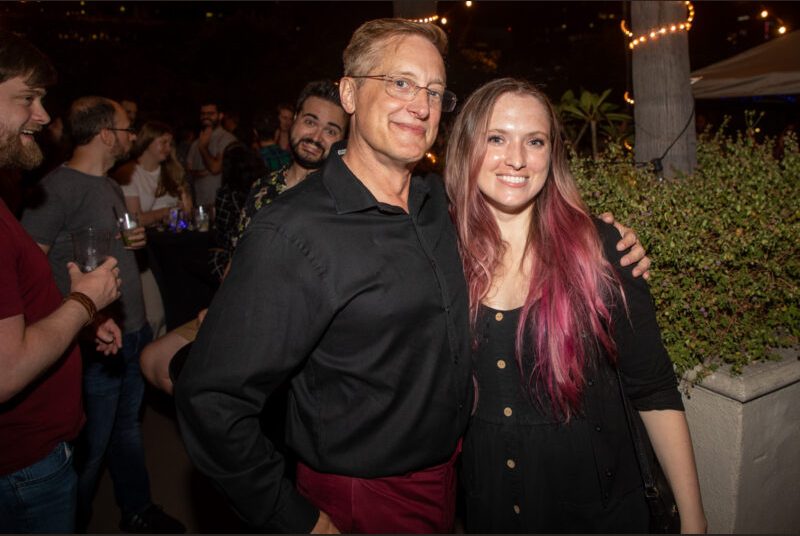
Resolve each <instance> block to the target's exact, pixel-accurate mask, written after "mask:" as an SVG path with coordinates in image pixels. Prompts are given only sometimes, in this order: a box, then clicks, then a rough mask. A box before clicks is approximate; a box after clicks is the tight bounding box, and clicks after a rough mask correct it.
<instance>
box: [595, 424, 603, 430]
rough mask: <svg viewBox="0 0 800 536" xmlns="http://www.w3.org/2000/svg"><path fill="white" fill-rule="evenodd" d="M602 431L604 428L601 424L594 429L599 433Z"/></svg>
mask: <svg viewBox="0 0 800 536" xmlns="http://www.w3.org/2000/svg"><path fill="white" fill-rule="evenodd" d="M602 429H603V428H602V427H601V426H600V425H599V424H598V425H596V426H595V427H594V431H595V432H599V431H600V430H602Z"/></svg>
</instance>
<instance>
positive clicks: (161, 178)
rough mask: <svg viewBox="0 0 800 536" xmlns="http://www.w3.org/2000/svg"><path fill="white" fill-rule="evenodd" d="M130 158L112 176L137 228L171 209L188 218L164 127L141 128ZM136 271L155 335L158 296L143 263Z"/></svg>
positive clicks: (182, 175)
mask: <svg viewBox="0 0 800 536" xmlns="http://www.w3.org/2000/svg"><path fill="white" fill-rule="evenodd" d="M131 157H132V158H131V160H130V161H128V162H126V163H125V164H123V165H121V166H120V167H119V168H117V170H116V171H115V172H114V173H113V176H114V179H115V180H116V181H117V182H118V183H119V184H120V186H122V192H123V194H125V206H126V208H127V210H128V212H129V213H131V214H133V215H134V217H135V218H137V222H138V223H139V225H141V226H144V227H149V226H152V225H155V224H157V223H159V222H161V221H164V220H166V219H167V218H168V217H169V213H170V210H172V209H174V208H177V209H179V210H182V211H183V212H184V213H186V214H191V212H192V195H191V192H190V187H189V183H188V182H187V181H186V172H185V171H184V169H183V166H181V164H180V162H178V159H177V158H176V156H175V149H174V146H173V134H172V129H171V128H170V127H169V126H168V125H166V124H164V123H160V122H158V121H148V122H147V123H145V124H144V125H142V128H141V129H140V130H139V133H138V134H137V136H136V140H135V141H134V143H133V147H132V149H131ZM139 260H140V261H142V259H141V258H140V259H139ZM140 268H141V269H142V272H141V274H140V277H141V280H142V292H143V295H144V305H145V312H146V315H147V322H148V323H149V324H150V328H151V329H152V330H153V334H154V335H159V334H160V333H161V331H162V330H163V329H164V326H165V323H164V320H165V315H164V303H163V301H162V298H161V292H160V291H159V289H158V285H157V283H156V280H155V277H154V276H153V272H152V271H151V270H150V268H149V267H148V266H147V264H146V262H145V263H142V264H140Z"/></svg>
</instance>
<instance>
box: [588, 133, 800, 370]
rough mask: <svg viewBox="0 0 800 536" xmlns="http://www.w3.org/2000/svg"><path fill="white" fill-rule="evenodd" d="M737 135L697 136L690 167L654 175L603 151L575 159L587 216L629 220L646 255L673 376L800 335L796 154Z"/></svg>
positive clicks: (791, 145)
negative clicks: (683, 172) (675, 174)
mask: <svg viewBox="0 0 800 536" xmlns="http://www.w3.org/2000/svg"><path fill="white" fill-rule="evenodd" d="M772 149H773V144H772V143H771V142H770V141H767V142H765V143H763V144H759V143H756V142H754V141H753V140H752V139H750V138H748V137H746V136H742V135H738V136H736V137H733V138H731V137H727V136H724V135H722V134H717V135H707V136H703V137H701V138H700V139H699V140H698V147H697V159H698V168H697V170H696V171H695V173H693V174H692V175H690V176H686V177H682V178H679V179H674V180H671V181H666V180H665V181H659V180H658V179H657V178H655V177H654V176H653V174H652V173H651V172H649V171H647V170H646V169H637V168H635V167H634V165H633V161H632V159H631V157H630V156H628V155H626V154H625V153H624V152H623V151H622V150H620V149H619V148H610V149H609V151H607V152H606V153H605V154H604V155H603V157H602V158H601V159H599V160H598V161H596V162H592V161H591V160H590V159H583V158H579V157H573V160H572V170H573V173H574V174H575V176H576V179H577V180H578V183H579V185H580V187H581V191H582V193H583V196H584V199H585V200H586V202H587V203H588V204H589V206H590V208H591V209H592V211H593V212H595V213H600V212H603V211H607V210H608V211H612V212H613V213H614V215H615V217H616V218H617V219H619V220H620V221H621V222H623V223H624V224H626V225H628V226H629V227H633V228H634V229H635V230H636V232H637V233H638V235H639V236H640V237H641V240H642V242H643V243H644V244H645V245H646V247H647V250H648V255H649V256H650V257H651V258H652V259H653V267H652V270H651V272H652V278H651V280H650V289H651V292H652V294H653V298H654V300H655V302H656V307H657V309H658V321H659V325H660V326H661V329H662V335H663V339H664V343H665V345H666V346H667V349H668V350H669V353H670V356H671V357H672V360H673V362H674V363H675V365H676V369H677V371H678V372H679V373H681V372H684V371H686V370H688V369H692V368H695V367H697V365H701V367H700V368H702V369H705V370H708V369H714V368H716V367H717V366H718V365H720V364H723V363H730V364H731V365H732V370H733V371H734V372H740V371H741V368H742V366H744V365H746V364H748V363H750V362H751V361H753V360H760V359H768V358H770V356H771V353H770V348H771V347H781V346H795V345H797V343H798V336H800V290H799V289H798V282H800V252H799V251H798V249H800V248H799V247H798V244H799V243H800V151H799V150H798V144H797V139H795V138H790V139H787V141H786V148H785V155H784V158H783V160H782V161H780V162H779V161H777V160H775V159H774V158H773V157H772Z"/></svg>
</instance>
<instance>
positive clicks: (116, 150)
mask: <svg viewBox="0 0 800 536" xmlns="http://www.w3.org/2000/svg"><path fill="white" fill-rule="evenodd" d="M112 154H113V155H114V162H122V161H124V160H127V159H128V156H130V154H131V150H130V148H128V149H125V148H124V147H123V146H122V144H121V143H120V142H119V140H118V139H117V140H116V141H115V142H114V147H113V150H112Z"/></svg>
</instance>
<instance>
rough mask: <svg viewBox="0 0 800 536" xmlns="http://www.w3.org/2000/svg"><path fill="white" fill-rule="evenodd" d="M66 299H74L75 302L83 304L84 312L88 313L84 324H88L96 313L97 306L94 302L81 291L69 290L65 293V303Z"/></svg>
mask: <svg viewBox="0 0 800 536" xmlns="http://www.w3.org/2000/svg"><path fill="white" fill-rule="evenodd" d="M67 300H75V301H76V302H78V303H80V304H81V305H83V307H84V309H86V312H87V313H89V320H87V321H86V324H84V326H88V325H89V324H91V323H92V320H94V316H95V315H96V314H97V306H96V305H95V304H94V302H93V301H92V299H91V298H90V297H89V296H87V295H86V294H84V293H83V292H70V293H69V294H67V296H66V298H64V302H65V303H66V302H67Z"/></svg>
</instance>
